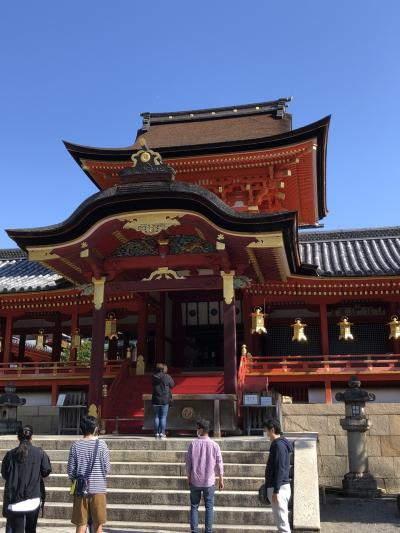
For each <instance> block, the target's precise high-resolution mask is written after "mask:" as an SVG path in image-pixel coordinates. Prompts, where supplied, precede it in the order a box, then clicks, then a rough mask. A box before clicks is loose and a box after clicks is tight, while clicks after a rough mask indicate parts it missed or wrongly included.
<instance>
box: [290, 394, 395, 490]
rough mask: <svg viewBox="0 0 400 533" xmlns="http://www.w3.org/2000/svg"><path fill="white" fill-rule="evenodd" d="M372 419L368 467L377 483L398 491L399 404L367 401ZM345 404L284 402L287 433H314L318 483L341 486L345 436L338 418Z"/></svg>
mask: <svg viewBox="0 0 400 533" xmlns="http://www.w3.org/2000/svg"><path fill="white" fill-rule="evenodd" d="M366 411H367V414H368V416H369V418H370V420H371V422H372V427H371V430H370V431H369V433H367V451H368V455H369V469H370V472H371V473H372V474H373V475H374V476H375V477H376V479H377V481H378V486H379V487H380V488H381V489H384V490H385V491H386V492H388V493H399V492H400V404H398V403H386V404H385V403H375V404H374V403H370V404H368V405H367V408H366ZM343 416H344V405H343V404H334V405H325V404H291V405H290V404H285V405H283V428H284V431H287V432H303V431H311V432H317V433H318V435H319V438H318V473H319V483H320V485H325V486H331V487H341V486H342V478H343V476H344V475H345V474H346V473H347V471H348V461H347V436H346V432H345V431H343V429H342V428H341V426H340V423H339V420H340V418H343Z"/></svg>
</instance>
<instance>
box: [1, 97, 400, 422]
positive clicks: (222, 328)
mask: <svg viewBox="0 0 400 533" xmlns="http://www.w3.org/2000/svg"><path fill="white" fill-rule="evenodd" d="M289 101H290V99H287V98H282V99H279V100H275V101H270V102H261V103H257V104H250V105H240V106H237V107H235V108H233V107H225V108H215V109H202V110H191V111H182V112H170V113H142V121H143V122H142V126H141V128H140V129H139V130H138V133H137V136H136V139H135V141H134V143H133V144H132V145H130V146H128V147H126V148H94V147H89V146H80V145H76V144H73V143H70V142H65V147H66V149H67V150H68V152H69V153H70V154H71V156H72V157H73V158H74V160H75V161H76V163H77V164H78V165H79V166H80V167H81V169H82V171H83V173H85V174H86V176H87V177H88V178H89V179H90V180H91V181H92V182H93V183H94V185H95V186H96V187H97V188H98V192H96V193H95V194H93V195H92V196H90V197H89V198H87V199H86V200H85V201H84V202H83V203H82V204H81V205H80V206H78V207H77V208H76V210H75V211H74V212H73V213H72V214H71V215H70V216H69V218H67V219H66V220H64V221H63V222H59V223H56V224H53V225H51V226H47V227H40V228H27V229H8V230H6V231H7V233H8V235H9V236H10V237H11V238H12V239H13V240H14V241H15V243H16V246H17V247H16V248H14V249H7V250H0V332H1V333H0V334H1V338H0V345H1V364H0V386H5V385H6V384H7V383H8V382H9V381H13V382H14V383H15V384H16V386H17V391H18V394H19V395H20V396H24V395H25V397H26V398H27V399H28V404H29V402H32V403H33V404H35V403H36V404H37V403H38V402H39V401H40V400H39V399H40V398H41V399H42V400H43V401H44V402H45V403H46V402H47V403H48V404H52V405H55V404H56V403H57V401H58V398H59V396H60V395H61V394H66V393H69V392H73V391H76V392H81V393H82V394H85V395H87V403H88V405H91V406H94V407H95V408H96V409H97V410H98V411H99V410H100V409H101V412H102V413H103V415H104V414H106V415H107V416H109V417H112V416H120V417H121V418H124V417H125V418H126V419H129V417H132V418H135V419H140V416H142V413H143V400H142V395H143V394H144V393H149V392H150V391H151V386H150V383H151V382H150V376H151V372H152V370H153V369H154V366H155V364H156V363H157V362H163V363H166V364H167V365H168V367H169V369H170V370H169V371H170V373H171V374H172V375H173V377H174V379H175V380H176V382H177V387H176V389H175V390H174V393H180V394H189V393H190V394H206V393H209V394H217V393H221V394H222V393H224V394H227V395H234V396H237V397H238V399H239V400H240V398H241V397H242V394H243V392H246V391H253V392H261V391H263V390H266V389H267V388H269V389H274V390H276V391H278V392H280V393H281V394H282V395H285V396H290V397H291V398H292V400H293V401H294V402H312V403H318V402H327V403H331V402H332V401H333V397H334V392H335V390H336V389H340V388H341V387H343V386H344V384H345V383H346V382H347V381H348V379H349V377H350V376H351V375H352V374H357V375H359V376H360V377H361V380H362V382H363V383H366V382H368V388H369V389H370V390H374V392H375V393H376V394H377V400H378V401H394V402H398V401H400V392H399V389H398V386H399V380H400V377H399V376H400V374H399V372H400V364H399V361H400V356H399V353H400V350H399V339H400V323H399V321H398V316H399V313H400V309H399V307H400V304H399V295H400V227H391V228H367V229H357V230H353V229H351V230H346V229H343V230H338V231H324V230H322V229H321V221H322V220H323V219H324V217H325V216H326V214H327V200H326V158H327V141H328V128H329V121H330V117H325V118H322V119H321V120H319V121H318V122H314V123H312V124H308V125H306V126H303V127H301V128H298V129H293V128H292V116H291V115H290V114H289V113H288V111H287V106H288V103H289ZM33 217H34V215H33ZM56 222H57V221H56ZM83 346H86V350H87V349H88V350H89V352H90V353H89V354H88V355H87V357H86V359H84V355H82V354H83V351H84V350H83ZM89 359H90V362H89ZM137 366H138V371H137V372H136V370H135V368H136V367H137ZM139 366H140V371H139ZM143 366H144V375H140V374H142V371H143Z"/></svg>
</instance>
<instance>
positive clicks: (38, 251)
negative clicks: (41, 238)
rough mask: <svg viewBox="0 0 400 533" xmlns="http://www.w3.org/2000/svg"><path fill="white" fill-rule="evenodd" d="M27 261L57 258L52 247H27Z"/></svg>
mask: <svg viewBox="0 0 400 533" xmlns="http://www.w3.org/2000/svg"><path fill="white" fill-rule="evenodd" d="M27 250H28V258H29V261H50V260H52V259H59V256H58V255H57V254H55V253H54V252H53V251H52V250H53V248H27Z"/></svg>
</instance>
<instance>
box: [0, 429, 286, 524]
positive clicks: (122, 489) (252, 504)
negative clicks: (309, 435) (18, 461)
mask: <svg viewBox="0 0 400 533" xmlns="http://www.w3.org/2000/svg"><path fill="white" fill-rule="evenodd" d="M73 440H74V439H73V438H72V437H43V438H40V437H37V438H36V439H35V442H34V443H35V444H36V445H38V446H42V447H43V448H44V449H45V450H46V451H47V453H48V454H49V456H50V459H51V462H52V466H53V474H52V475H51V476H50V477H49V478H48V479H47V480H46V488H47V501H46V506H45V516H44V518H42V519H41V520H40V525H43V526H45V525H46V526H50V527H54V530H55V531H56V530H57V529H59V528H61V527H62V526H65V527H72V526H71V523H70V516H71V497H70V496H69V492H68V489H69V481H68V478H67V476H66V474H65V472H66V463H67V457H68V450H69V447H70V444H71V442H72V441H73ZM105 440H106V441H107V444H108V446H109V448H110V453H111V463H112V464H111V474H110V476H109V480H108V486H109V490H108V520H109V521H108V524H107V527H106V528H105V531H110V532H113V533H117V532H118V531H137V532H149V531H152V532H164V531H168V532H172V531H173V532H176V533H179V532H181V531H182V532H188V531H190V528H189V491H188V487H187V483H186V475H185V466H184V461H185V452H186V449H187V447H188V445H189V442H190V441H191V439H168V440H167V441H156V440H155V439H150V438H146V437H125V438H121V437H119V438H117V437H115V438H114V437H106V439H105ZM15 444H16V441H15V440H11V439H10V438H7V439H6V438H4V437H2V438H1V439H0V448H1V450H0V455H1V457H3V455H4V453H5V451H7V450H9V449H11V448H12V447H14V446H15ZM219 444H220V446H221V449H222V454H223V459H224V463H225V490H224V491H222V492H219V491H217V492H216V499H215V515H214V522H215V528H214V530H215V532H218V533H239V532H240V533H251V532H268V531H277V530H276V528H275V526H274V525H273V524H274V522H273V516H272V512H271V509H270V507H267V506H262V505H261V504H260V503H259V501H258V488H259V487H260V485H261V483H262V482H263V477H264V470H265V463H266V460H267V457H268V448H269V444H268V443H267V442H266V441H265V440H264V439H262V438H243V437H242V438H227V439H221V440H219ZM1 490H3V489H1ZM1 494H2V493H1ZM200 523H202V524H203V523H204V508H203V509H202V510H201V512H200Z"/></svg>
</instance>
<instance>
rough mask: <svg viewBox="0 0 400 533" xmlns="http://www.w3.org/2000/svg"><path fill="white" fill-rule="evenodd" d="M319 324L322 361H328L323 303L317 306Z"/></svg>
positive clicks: (327, 335)
mask: <svg viewBox="0 0 400 533" xmlns="http://www.w3.org/2000/svg"><path fill="white" fill-rule="evenodd" d="M319 322H320V331H321V353H322V355H323V356H324V359H328V356H329V330H328V310H327V306H326V304H325V303H320V304H319ZM331 403H332V402H331Z"/></svg>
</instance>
